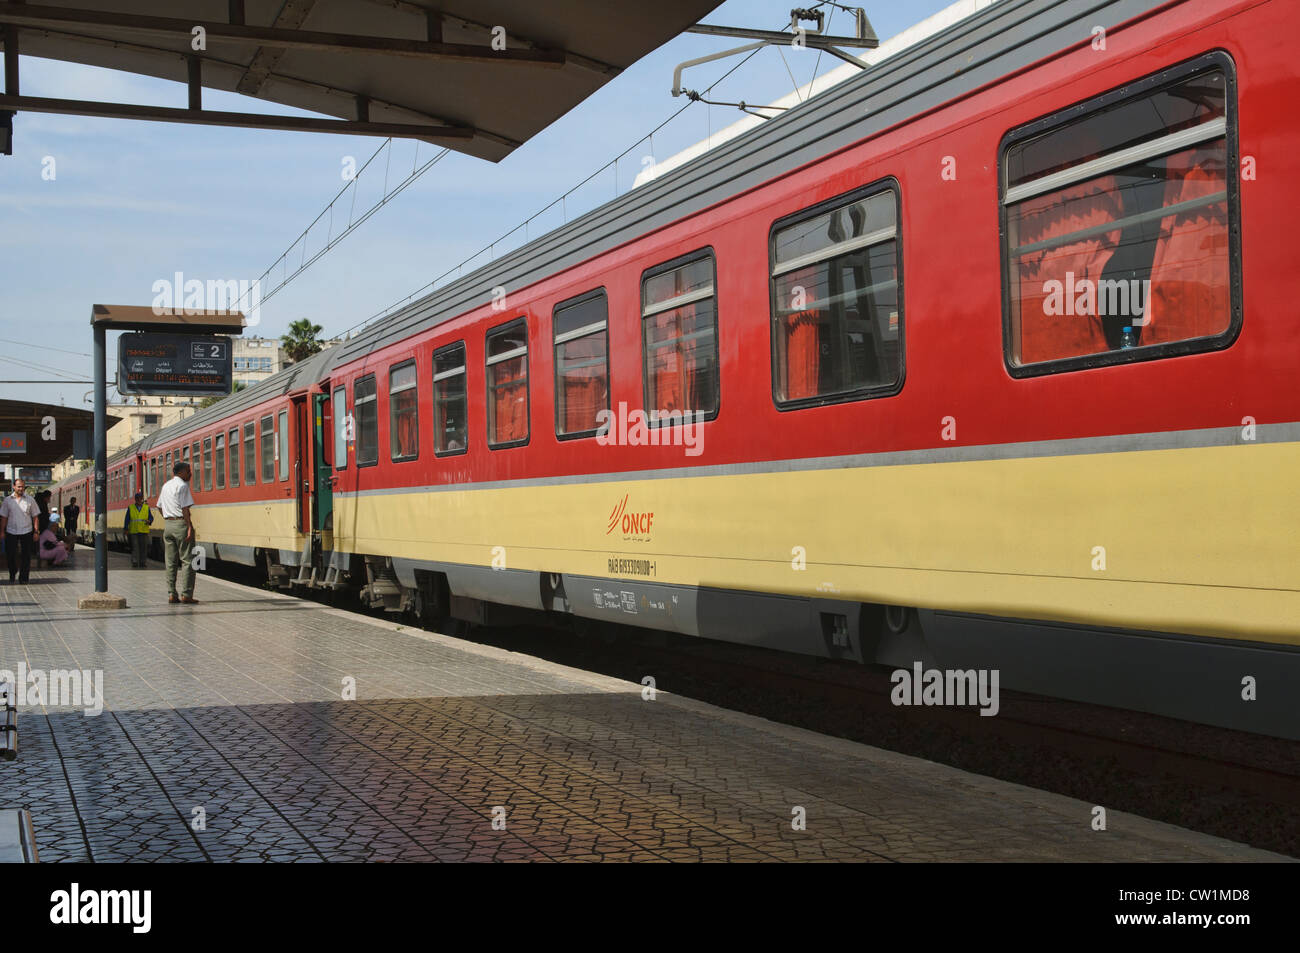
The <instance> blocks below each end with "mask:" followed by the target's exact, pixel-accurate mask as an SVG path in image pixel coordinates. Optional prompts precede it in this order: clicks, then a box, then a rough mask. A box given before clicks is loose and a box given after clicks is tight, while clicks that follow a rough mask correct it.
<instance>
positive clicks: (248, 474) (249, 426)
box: [243, 419, 261, 486]
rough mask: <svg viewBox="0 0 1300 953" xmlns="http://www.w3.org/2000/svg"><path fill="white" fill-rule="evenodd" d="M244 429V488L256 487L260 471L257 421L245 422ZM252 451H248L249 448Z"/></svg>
mask: <svg viewBox="0 0 1300 953" xmlns="http://www.w3.org/2000/svg"><path fill="white" fill-rule="evenodd" d="M243 428H244V486H257V475H258V470H259V469H261V467H260V465H259V461H258V456H257V421H256V420H255V419H254V420H245V421H244V424H243ZM250 447H251V448H252V451H251V452H250V451H249V448H250Z"/></svg>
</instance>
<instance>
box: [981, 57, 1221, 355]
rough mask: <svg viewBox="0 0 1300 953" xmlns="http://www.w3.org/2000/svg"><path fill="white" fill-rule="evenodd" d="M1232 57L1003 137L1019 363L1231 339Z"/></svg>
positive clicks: (1009, 333)
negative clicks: (1004, 139)
mask: <svg viewBox="0 0 1300 953" xmlns="http://www.w3.org/2000/svg"><path fill="white" fill-rule="evenodd" d="M1234 90H1235V87H1234V86H1233V77H1232V65H1231V61H1230V60H1228V59H1227V57H1226V56H1225V55H1223V54H1211V55H1209V56H1206V57H1202V58H1201V59H1199V60H1197V61H1195V62H1194V63H1190V64H1185V65H1183V66H1181V67H1176V68H1174V69H1171V70H1167V71H1165V72H1164V73H1161V74H1159V75H1157V76H1154V77H1150V78H1148V79H1146V80H1143V81H1140V82H1138V83H1133V84H1129V85H1128V86H1126V87H1124V88H1123V89H1122V90H1118V91H1116V92H1114V93H1111V94H1108V95H1105V96H1102V97H1099V98H1098V99H1096V100H1094V101H1093V102H1090V103H1086V104H1084V105H1082V106H1073V107H1071V108H1070V109H1069V110H1066V111H1065V112H1064V113H1061V114H1058V115H1056V116H1051V117H1048V118H1046V119H1043V120H1040V121H1038V122H1036V123H1033V124H1032V125H1030V126H1028V127H1025V128H1024V129H1021V130H1017V131H1016V132H1013V133H1012V134H1011V135H1009V136H1008V137H1007V139H1006V141H1005V142H1004V145H1003V152H1002V205H1003V235H1004V241H1005V249H1004V256H1003V258H1004V263H1005V282H1006V295H1005V299H1006V332H1005V335H1006V351H1007V365H1008V368H1009V370H1010V371H1011V373H1012V374H1013V375H1015V376H1017V377H1023V376H1028V375H1034V374H1043V373H1050V372H1054V371H1068V370H1075V369H1078V368H1083V367H1094V366H1097V365H1099V364H1113V363H1120V362H1129V361H1134V360H1144V359H1147V358H1152V357H1162V356H1168V355H1173V354H1185V353H1187V352H1189V351H1197V350H1208V349H1212V348H1218V347H1226V346H1227V345H1228V344H1229V343H1231V340H1232V338H1233V336H1235V330H1236V328H1237V327H1238V326H1239V323H1240V322H1239V320H1237V319H1235V318H1234V316H1239V315H1240V307H1239V304H1238V301H1239V295H1240V279H1239V275H1238V274H1236V272H1237V270H1238V269H1237V265H1236V263H1237V262H1238V261H1239V256H1238V254H1237V249H1236V242H1237V238H1236V233H1237V232H1236V228H1235V225H1236V223H1237V221H1238V212H1237V209H1238V204H1237V176H1236V174H1235V169H1236V167H1237V160H1236V157H1235V151H1234V149H1233V146H1232V141H1233V140H1232V137H1231V135H1230V133H1229V130H1230V129H1231V128H1232V127H1233V123H1234V122H1235V109H1236V104H1235V91H1234Z"/></svg>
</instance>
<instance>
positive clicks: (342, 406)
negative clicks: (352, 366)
mask: <svg viewBox="0 0 1300 953" xmlns="http://www.w3.org/2000/svg"><path fill="white" fill-rule="evenodd" d="M330 401H331V402H332V404H331V408H330V409H331V411H332V414H331V416H332V417H333V424H334V471H335V472H336V473H337V472H338V471H339V470H346V469H347V468H348V434H347V420H348V388H347V385H346V384H340V385H339V386H338V387H335V388H334V390H333V391H332V392H331V393H330ZM339 461H342V462H341V463H340V462H339Z"/></svg>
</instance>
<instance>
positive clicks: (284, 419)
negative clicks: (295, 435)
mask: <svg viewBox="0 0 1300 953" xmlns="http://www.w3.org/2000/svg"><path fill="white" fill-rule="evenodd" d="M276 454H277V455H278V456H279V459H280V479H281V481H284V480H287V479H289V411H287V410H282V411H280V432H279V439H278V440H277V442H276Z"/></svg>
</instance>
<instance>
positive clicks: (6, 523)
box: [0, 480, 41, 585]
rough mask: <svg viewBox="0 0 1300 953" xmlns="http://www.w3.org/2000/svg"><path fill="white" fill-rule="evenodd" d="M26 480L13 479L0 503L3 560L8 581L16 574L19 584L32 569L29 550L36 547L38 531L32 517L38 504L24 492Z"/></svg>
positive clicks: (34, 518)
mask: <svg viewBox="0 0 1300 953" xmlns="http://www.w3.org/2000/svg"><path fill="white" fill-rule="evenodd" d="M26 490H27V484H25V483H24V482H23V481H22V480H14V492H13V494H12V495H11V496H6V497H5V498H4V502H3V503H0V533H2V534H4V538H5V561H6V562H8V564H9V581H10V582H13V581H14V577H15V576H16V577H17V578H18V584H19V585H26V583H27V577H28V575H29V574H30V573H31V570H32V550H33V549H35V548H36V539H37V537H38V536H39V535H40V533H39V532H37V529H36V517H37V516H38V515H39V514H40V512H41V508H40V507H39V506H37V504H36V500H34V499H33V498H32V497H30V496H28V495H27V493H26Z"/></svg>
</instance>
